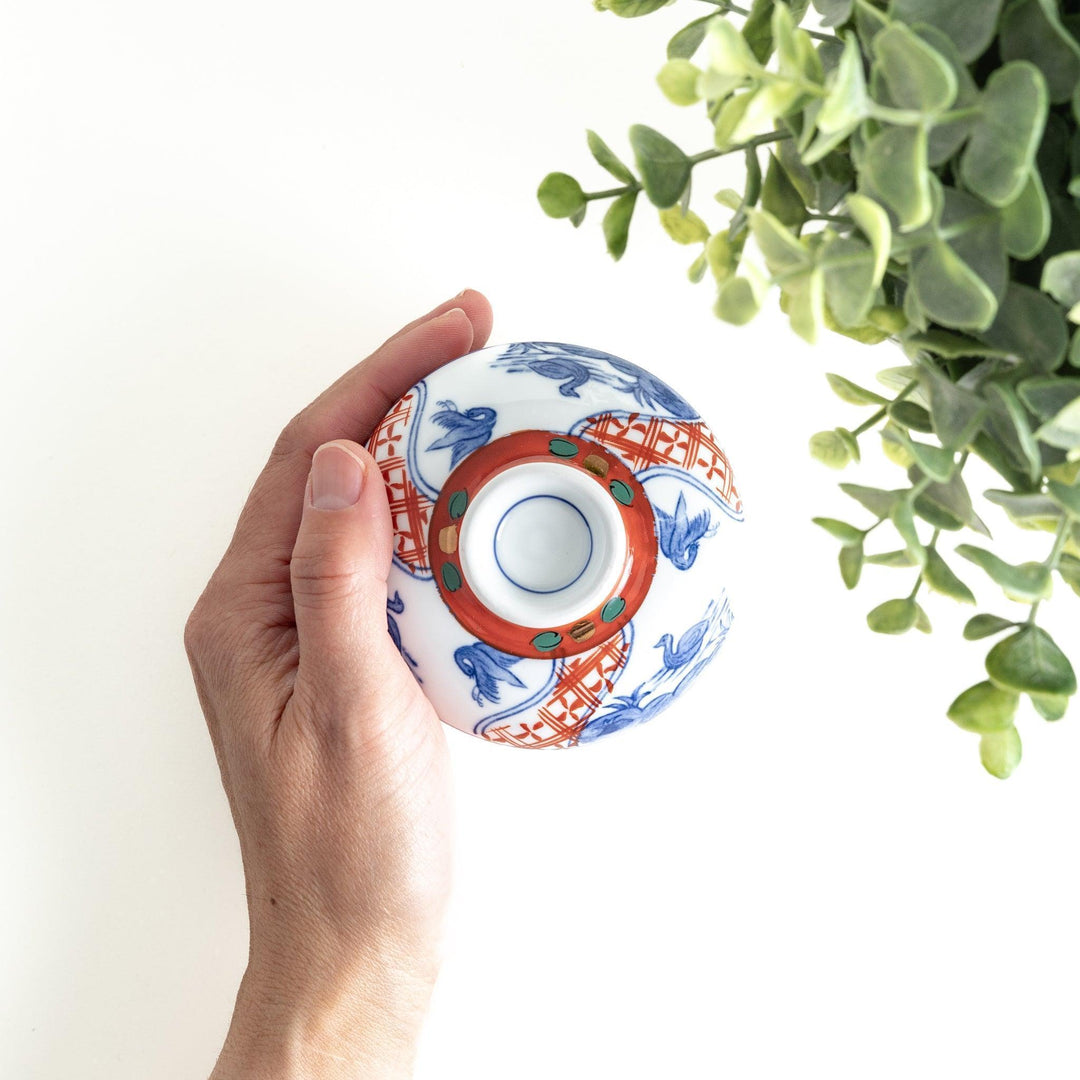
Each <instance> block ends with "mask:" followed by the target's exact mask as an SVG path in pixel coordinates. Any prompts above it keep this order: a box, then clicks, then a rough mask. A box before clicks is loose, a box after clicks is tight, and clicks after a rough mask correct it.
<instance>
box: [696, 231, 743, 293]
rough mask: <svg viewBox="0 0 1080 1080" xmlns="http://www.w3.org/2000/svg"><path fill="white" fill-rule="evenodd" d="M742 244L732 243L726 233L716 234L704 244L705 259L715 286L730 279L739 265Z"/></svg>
mask: <svg viewBox="0 0 1080 1080" xmlns="http://www.w3.org/2000/svg"><path fill="white" fill-rule="evenodd" d="M741 254H742V244H741V243H733V242H732V240H731V239H730V238H729V237H728V235H727V233H726V232H716V233H713V234H712V236H710V237H709V239H708V241H707V242H706V244H705V259H706V261H707V262H708V264H709V269H710V270H711V271H712V273H713V277H714V278H716V282H717V284H719V283H720V282H722V281H727V279H728V278H730V277H732V276H733V275H734V273H735V271H736V269H737V268H738V265H739V256H740V255H741Z"/></svg>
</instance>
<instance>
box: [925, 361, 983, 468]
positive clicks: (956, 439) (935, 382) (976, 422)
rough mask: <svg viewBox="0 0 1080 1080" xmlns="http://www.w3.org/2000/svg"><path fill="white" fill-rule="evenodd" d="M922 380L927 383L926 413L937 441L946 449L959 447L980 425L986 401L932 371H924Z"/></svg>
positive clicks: (968, 440) (970, 438) (971, 436)
mask: <svg viewBox="0 0 1080 1080" xmlns="http://www.w3.org/2000/svg"><path fill="white" fill-rule="evenodd" d="M925 380H926V382H927V383H928V384H929V395H928V396H929V398H930V415H931V416H932V417H933V425H934V430H935V431H936V433H937V437H938V439H939V440H940V442H941V445H942V446H944V447H946V448H947V449H949V450H959V449H961V448H962V447H964V446H966V445H967V444H968V443H969V442H970V441H971V440H972V439H973V438H974V437H975V433H976V432H977V431H978V430H979V428H980V427H981V426H982V421H983V418H984V417H985V416H986V412H987V405H986V402H984V401H983V400H982V399H981V398H980V397H979V396H978V395H977V394H973V393H972V392H971V391H970V390H967V389H966V388H964V387H960V386H957V385H956V384H955V383H954V382H953V381H952V380H951V379H947V378H946V377H945V376H944V375H941V374H939V373H938V372H936V371H934V372H928V373H927V375H926V376H925Z"/></svg>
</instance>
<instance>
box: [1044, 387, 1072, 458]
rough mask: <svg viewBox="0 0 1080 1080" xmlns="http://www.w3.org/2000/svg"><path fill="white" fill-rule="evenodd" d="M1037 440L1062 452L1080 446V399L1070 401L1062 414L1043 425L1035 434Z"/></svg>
mask: <svg viewBox="0 0 1080 1080" xmlns="http://www.w3.org/2000/svg"><path fill="white" fill-rule="evenodd" d="M1035 438H1036V439H1038V440H1039V441H1040V442H1044V443H1048V444H1049V445H1050V446H1059V447H1061V449H1062V450H1074V449H1075V448H1076V447H1078V446H1080V399H1076V400H1073V401H1070V402H1069V404H1068V405H1066V406H1065V408H1063V409H1062V410H1061V412H1059V413H1057V415H1055V416H1052V417H1051V418H1050V419H1049V420H1047V421H1046V422H1045V423H1043V425H1042V426H1041V427H1040V428H1039V430H1038V431H1036V432H1035Z"/></svg>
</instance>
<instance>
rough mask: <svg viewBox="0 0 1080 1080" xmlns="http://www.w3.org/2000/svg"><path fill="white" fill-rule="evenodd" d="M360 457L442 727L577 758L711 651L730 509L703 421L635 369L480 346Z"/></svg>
mask: <svg viewBox="0 0 1080 1080" xmlns="http://www.w3.org/2000/svg"><path fill="white" fill-rule="evenodd" d="M367 448H368V450H369V451H370V452H371V454H372V455H373V457H374V458H375V460H376V461H377V462H378V464H379V468H380V470H381V472H382V477H383V481H384V483H385V485H386V492H387V497H388V499H389V502H390V512H391V516H392V520H393V526H394V558H393V566H392V569H391V572H390V579H389V588H388V592H387V595H388V600H387V622H388V626H389V631H390V635H391V637H392V638H393V640H394V643H395V644H396V645H397V647H398V649H399V650H400V651H401V655H402V657H403V658H404V660H405V662H406V663H407V664H408V665H409V668H410V669H411V671H412V673H413V675H414V677H415V678H416V679H417V681H418V682H419V683H420V686H421V687H422V689H423V690H424V693H425V694H426V695H427V697H428V698H429V700H430V701H431V702H432V704H433V705H434V707H435V709H436V711H437V712H438V714H439V716H440V717H441V718H442V719H443V721H444V722H445V723H447V724H450V725H452V726H453V727H456V728H459V729H460V730H462V731H465V732H468V733H470V734H472V735H476V736H479V737H480V738H482V739H485V740H487V741H488V742H495V743H503V744H505V745H509V746H521V747H570V746H580V745H581V744H583V743H589V742H593V741H595V740H597V739H600V738H603V737H606V736H607V735H610V734H611V733H613V732H615V731H619V730H621V729H623V728H627V727H631V726H633V725H636V724H640V723H644V722H645V721H647V720H650V719H652V718H653V717H655V716H656V715H657V714H658V713H660V712H661V711H662V710H663V709H665V708H666V707H667V706H668V705H670V704H671V703H672V702H674V701H675V700H676V699H677V698H678V697H679V695H680V694H681V693H682V692H683V691H684V690H685V689H686V688H687V687H688V686H689V685H690V684H691V683H692V682H693V681H694V680H695V679H696V678H697V677H698V675H699V674H700V673H701V671H702V670H703V669H704V668H705V667H706V665H707V664H708V663H709V661H710V660H711V659H712V658H713V657H714V656H715V655H716V653H717V651H718V650H719V648H720V646H721V645H722V644H723V641H724V639H725V637H726V635H727V633H728V630H729V628H730V626H731V622H732V611H731V605H730V603H729V600H728V593H727V588H726V585H725V581H726V579H728V578H729V577H730V575H731V572H732V567H731V566H730V565H729V560H728V559H727V556H726V545H725V543H724V537H725V535H726V534H727V531H728V530H729V529H730V528H731V527H732V526H733V524H734V523H735V522H739V521H741V520H742V519H743V509H742V501H741V500H740V498H739V494H738V491H737V489H736V486H735V478H734V476H733V474H732V470H731V465H730V463H729V461H728V458H727V456H726V455H725V453H724V451H723V450H722V449H721V448H720V445H719V444H718V442H717V440H716V438H715V436H714V435H713V433H712V432H711V431H710V430H709V428H708V427H707V426H706V425H705V423H704V421H703V420H702V419H701V417H700V416H699V415H698V413H697V411H696V410H695V409H694V408H693V407H692V406H691V405H690V404H689V403H688V402H687V401H686V400H685V399H684V398H682V397H681V396H680V395H679V394H677V393H676V392H675V391H674V390H672V389H671V387H669V386H668V385H667V384H666V383H664V382H662V381H661V380H660V379H658V378H657V377H656V376H655V375H653V374H651V373H650V372H648V371H646V370H645V369H644V368H640V367H638V366H637V365H636V364H632V363H630V362H629V361H627V360H623V359H620V358H619V357H617V356H612V355H610V354H609V353H605V352H600V351H597V350H595V349H589V348H584V347H582V346H579V345H567V344H563V343H559V342H551V341H529V342H516V343H514V344H510V345H497V346H491V347H489V348H486V349H481V350H479V351H477V352H474V353H470V354H469V355H467V356H463V357H460V358H459V359H457V360H455V361H453V362H452V363H450V364H447V365H446V366H444V367H442V368H439V369H438V370H437V371H434V372H432V374H431V375H429V376H428V377H427V378H426V379H423V380H422V381H421V382H418V383H417V384H416V385H415V386H414V387H412V388H411V389H410V390H409V391H408V393H406V394H405V395H404V396H403V397H402V398H401V399H400V400H399V401H398V402H397V403H396V404H395V405H394V406H393V408H392V409H390V411H389V412H388V413H387V414H386V416H385V417H384V418H383V420H382V421H381V422H380V423H379V425H378V427H376V429H375V431H374V432H373V433H372V435H371V438H370V439H369V441H368V444H367Z"/></svg>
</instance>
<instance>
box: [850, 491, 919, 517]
mask: <svg viewBox="0 0 1080 1080" xmlns="http://www.w3.org/2000/svg"><path fill="white" fill-rule="evenodd" d="M840 490H841V491H842V492H843V493H844V494H845V495H850V496H851V497H852V498H853V499H854V500H855V501H856V502H858V503H861V504H862V505H863V506H865V507H866V509H867V510H869V511H870V513H871V514H873V515H874V516H875V517H879V518H886V517H888V516H889V514H890V513H891V512H892V508H893V504H894V503H895V502H896V501H897V499H899V498H900V496H902V495H904V494H905V492H904V491H902V490H900V491H883V490H881V488H872V487H864V486H863V485H862V484H841V485H840Z"/></svg>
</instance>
